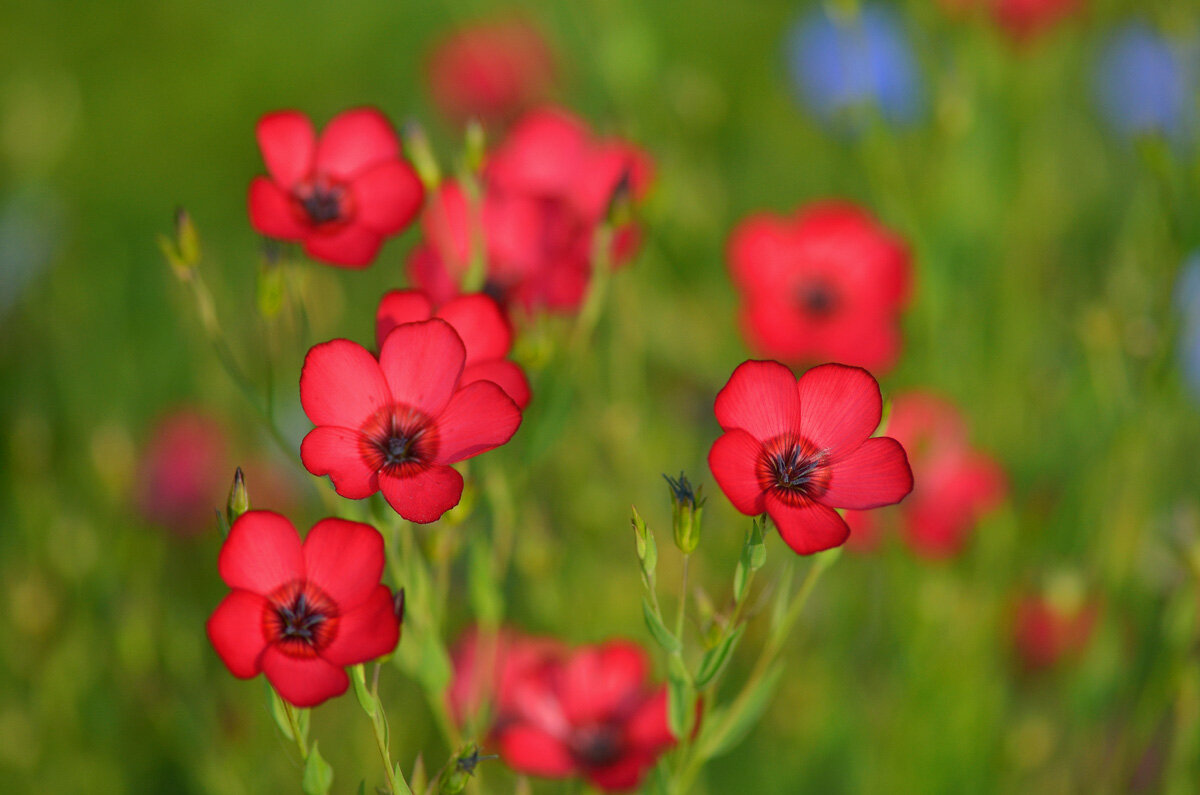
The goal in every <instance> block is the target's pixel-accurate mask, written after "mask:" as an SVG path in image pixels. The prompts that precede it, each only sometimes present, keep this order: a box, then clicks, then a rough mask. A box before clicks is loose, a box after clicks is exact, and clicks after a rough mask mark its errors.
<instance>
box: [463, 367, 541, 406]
mask: <svg viewBox="0 0 1200 795" xmlns="http://www.w3.org/2000/svg"><path fill="white" fill-rule="evenodd" d="M476 381H491V382H492V383H493V384H495V385H496V386H498V387H500V388H501V389H503V390H504V394H506V395H508V396H509V397H510V398H512V401H513V403H516V404H517V408H519V409H521V410H522V411H524V410H525V407H526V406H528V405H529V401H530V399H531V398H532V397H533V391H532V390H531V389H530V388H529V379H528V378H526V377H525V371H524V370H522V369H521V366H520V365H518V364H517V363H516V362H510V361H509V360H508V359H491V360H489V361H484V362H479V363H477V364H468V365H467V366H466V367H464V368H463V374H462V379H461V380H460V381H459V383H460V385H461V386H464V387H465V386H467V385H468V384H473V383H475V382H476Z"/></svg>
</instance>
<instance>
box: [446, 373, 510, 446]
mask: <svg viewBox="0 0 1200 795" xmlns="http://www.w3.org/2000/svg"><path fill="white" fill-rule="evenodd" d="M520 426H521V410H520V409H518V408H517V404H516V403H514V402H513V401H512V398H510V397H509V396H508V395H506V394H505V393H504V390H503V389H501V388H500V387H498V386H496V385H495V384H493V383H492V382H491V381H476V382H475V383H473V384H468V385H466V386H465V387H463V388H462V389H460V390H458V391H457V392H455V393H454V397H452V398H451V399H450V402H449V403H448V404H447V405H446V408H445V410H444V411H443V412H442V413H441V415H440V416H438V418H437V431H438V453H437V459H436V460H437V463H439V464H453V463H455V462H456V461H462V460H463V459H464V458H470V457H471V456H476V455H479V454H480V453H483V452H486V451H488V450H491V449H492V448H494V447H499V446H500V445H502V444H504V443H505V442H507V441H508V440H509V439H511V438H512V435H513V434H514V433H516V432H517V428H519V427H520Z"/></svg>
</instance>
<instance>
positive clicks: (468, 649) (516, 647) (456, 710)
mask: <svg viewBox="0 0 1200 795" xmlns="http://www.w3.org/2000/svg"><path fill="white" fill-rule="evenodd" d="M565 652H566V649H565V648H564V647H563V645H562V644H561V643H559V642H558V641H557V640H554V639H552V638H535V637H528V636H525V635H522V634H520V633H519V632H516V631H514V630H512V629H507V628H506V629H502V630H500V631H499V632H496V633H487V632H484V631H483V630H481V629H480V628H479V627H477V626H472V627H470V628H469V629H468V630H467V631H465V632H464V633H463V634H462V635H461V636H460V637H459V639H458V641H457V642H456V643H455V644H454V649H453V651H452V652H451V655H450V657H451V660H452V661H453V663H454V679H453V680H452V681H451V683H450V688H449V690H447V692H446V703H447V705H448V706H449V708H450V714H451V715H452V716H453V717H454V720H455V721H456V722H457V723H459V724H460V725H463V724H465V723H467V722H468V721H469V720H471V718H472V717H473V716H475V715H477V714H479V712H480V710H482V709H483V708H484V706H485V705H490V706H497V705H496V704H494V703H493V702H496V701H497V699H501V698H503V699H508V700H511V698H512V695H513V693H514V685H515V684H516V682H517V681H518V680H519V679H520V678H521V677H523V676H525V675H526V674H528V673H529V672H531V671H534V670H536V669H538V668H540V667H541V666H543V665H546V664H550V663H555V662H557V661H558V660H560V659H561V658H562V657H563V656H564V654H565ZM498 706H499V709H500V710H501V711H503V710H504V709H507V708H509V707H510V706H511V705H509V704H508V703H507V701H501V702H500V703H499V704H498Z"/></svg>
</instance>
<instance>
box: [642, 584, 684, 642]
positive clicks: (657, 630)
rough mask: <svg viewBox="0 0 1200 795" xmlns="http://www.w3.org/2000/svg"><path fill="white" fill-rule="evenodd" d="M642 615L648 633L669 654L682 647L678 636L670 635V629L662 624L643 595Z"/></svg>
mask: <svg viewBox="0 0 1200 795" xmlns="http://www.w3.org/2000/svg"><path fill="white" fill-rule="evenodd" d="M642 615H643V616H645V618H646V628H647V629H649V630H650V634H651V635H652V636H653V637H654V641H655V642H656V643H657V644H658V645H659V646H661V647H662V648H663V649H665V650H666V651H667V652H668V653H669V654H675V653H676V652H678V651H679V650H680V649H682V648H683V646H682V644H680V642H679V638H677V637H675V636H674V635H672V634H671V630H669V629H667V628H666V626H664V625H663V622H662V619H661V618H659V617H658V615H657V614H656V613H655V612H654V608H652V607H651V606H650V602H649V601H648V600H647V599H646V598H645V597H642Z"/></svg>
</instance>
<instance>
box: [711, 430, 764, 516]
mask: <svg viewBox="0 0 1200 795" xmlns="http://www.w3.org/2000/svg"><path fill="white" fill-rule="evenodd" d="M761 454H762V443H761V442H759V441H758V440H757V439H755V438H754V437H753V436H751V435H750V434H749V433H747V432H746V431H743V430H742V429H741V428H734V429H733V430H732V431H729V432H727V433H725V434H723V435H722V436H719V437H717V440H716V441H715V442H713V446H712V449H711V450H709V451H708V468H709V469H711V470H712V473H713V477H714V478H715V479H716V481H717V485H718V486H720V487H721V491H723V492H725V496H726V497H728V498H729V501H730V502H732V503H733V507H735V508H737V509H738V510H739V511H741V512H742V513H744V514H746V515H747V516H757V515H758V514H760V513H762V512H763V511H764V510H766V503H765V502H764V499H765V495H764V491H763V487H762V485H761V484H760V483H759V482H758V458H759V456H760V455H761Z"/></svg>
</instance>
